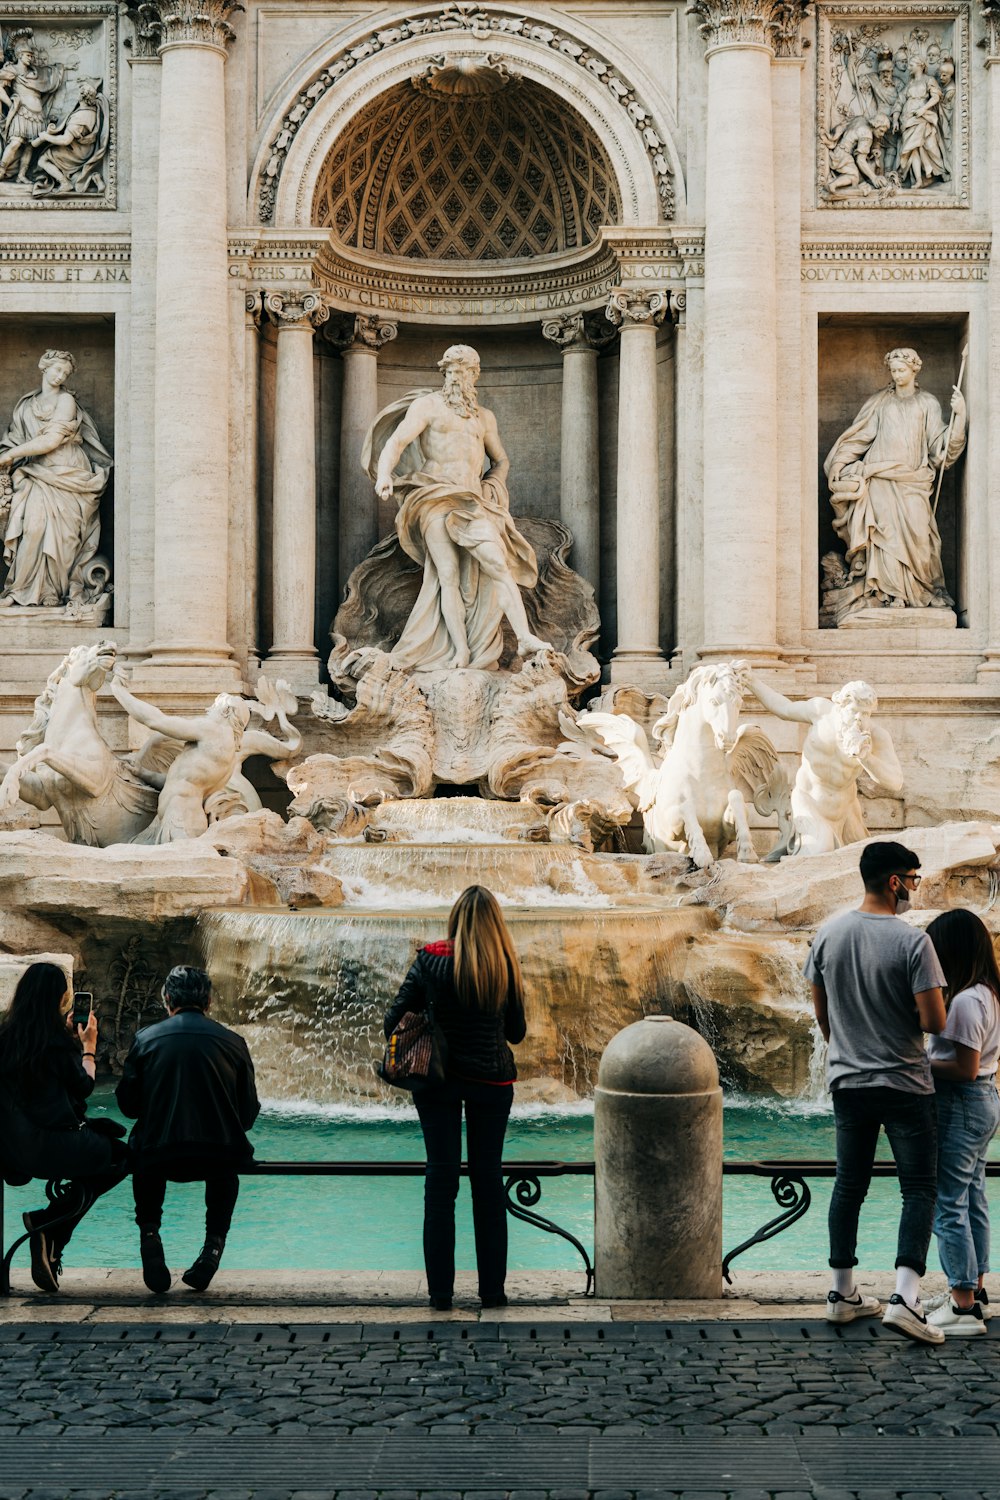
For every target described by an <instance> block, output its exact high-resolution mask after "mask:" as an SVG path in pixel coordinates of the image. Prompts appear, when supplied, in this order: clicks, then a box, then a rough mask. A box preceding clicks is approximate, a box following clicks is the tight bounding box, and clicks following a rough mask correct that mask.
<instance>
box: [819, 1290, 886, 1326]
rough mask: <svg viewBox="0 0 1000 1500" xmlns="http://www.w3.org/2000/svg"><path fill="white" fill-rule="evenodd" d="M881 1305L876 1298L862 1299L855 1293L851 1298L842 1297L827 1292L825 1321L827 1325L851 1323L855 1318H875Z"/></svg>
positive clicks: (837, 1293) (858, 1293) (859, 1294)
mask: <svg viewBox="0 0 1000 1500" xmlns="http://www.w3.org/2000/svg"><path fill="white" fill-rule="evenodd" d="M881 1311H882V1304H881V1302H880V1301H879V1300H878V1298H877V1297H862V1295H861V1293H860V1292H855V1294H854V1296H853V1297H842V1296H841V1295H840V1293H839V1292H828V1293H827V1297H826V1321H827V1322H828V1323H853V1322H854V1319H855V1318H877V1317H878V1315H879V1313H880V1312H881Z"/></svg>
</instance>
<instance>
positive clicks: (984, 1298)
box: [922, 1287, 993, 1323]
mask: <svg viewBox="0 0 1000 1500" xmlns="http://www.w3.org/2000/svg"><path fill="white" fill-rule="evenodd" d="M975 1298H976V1302H977V1303H978V1304H979V1306H980V1307H981V1308H982V1310H983V1321H984V1322H986V1323H988V1322H989V1321H990V1314H991V1312H992V1311H993V1309H992V1308H991V1306H990V1300H989V1296H988V1295H987V1293H986V1291H985V1290H984V1289H983V1288H982V1287H977V1288H976V1291H975ZM950 1301H951V1293H950V1292H935V1293H934V1295H933V1297H928V1298H927V1300H926V1302H923V1303H922V1306H923V1309H924V1312H925V1313H932V1312H937V1310H938V1308H939V1307H944V1306H945V1305H946V1303H949V1302H950Z"/></svg>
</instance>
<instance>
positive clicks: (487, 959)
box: [448, 885, 524, 1012]
mask: <svg viewBox="0 0 1000 1500" xmlns="http://www.w3.org/2000/svg"><path fill="white" fill-rule="evenodd" d="M448 937H449V938H450V939H451V941H452V942H453V943H454V945H455V989H456V990H457V991H458V998H459V999H460V1000H461V1002H462V1004H463V1005H468V1006H471V1007H474V1008H475V1009H477V1010H484V1011H492V1012H497V1011H500V1010H502V1009H503V1006H504V1005H505V1003H506V1002H507V999H508V997H509V998H510V999H512V1000H516V1001H517V1002H518V1003H519V1004H520V1003H523V1000H524V983H523V980H522V978H521V965H520V963H519V962H518V958H517V954H516V953H515V952H514V944H513V942H512V940H511V936H510V929H509V928H508V926H507V923H506V922H505V921H504V918H503V912H502V911H501V910H500V905H499V902H498V901H497V898H496V897H495V896H494V895H493V893H492V891H488V890H487V889H486V887H485V886H482V885H470V886H469V887H468V888H467V889H466V890H464V891H463V892H462V894H461V895H460V896H459V898H458V900H457V901H456V902H455V905H454V906H453V907H452V909H451V914H450V916H449V917H448Z"/></svg>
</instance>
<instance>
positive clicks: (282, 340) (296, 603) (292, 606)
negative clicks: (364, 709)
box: [264, 292, 329, 693]
mask: <svg viewBox="0 0 1000 1500" xmlns="http://www.w3.org/2000/svg"><path fill="white" fill-rule="evenodd" d="M264 307H265V309H266V310H267V312H268V314H269V315H270V317H271V318H272V319H273V320H274V322H275V323H276V324H277V327H278V340H277V358H276V361H275V365H276V369H275V379H274V478H273V489H272V501H271V518H272V519H271V557H272V568H273V574H272V577H273V585H274V587H273V615H274V631H273V644H272V646H271V650H270V653H269V655H268V658H267V665H268V670H269V673H270V675H271V676H272V677H284V678H286V679H287V681H288V682H290V683H291V685H292V687H293V688H295V689H296V691H298V692H301V693H306V692H308V691H309V690H310V689H311V688H314V687H315V686H316V684H317V683H318V681H319V657H318V656H317V654H316V645H315V638H314V637H315V616H316V402H315V393H314V389H313V330H314V329H315V328H317V327H318V326H319V325H320V324H321V323H325V322H326V320H327V318H328V316H329V313H328V312H327V309H326V307H325V305H324V303H323V301H322V299H321V298H320V297H318V296H316V294H315V293H314V292H306V293H305V294H304V295H300V296H297V297H286V296H283V295H279V294H278V293H276V292H269V293H268V295H267V296H266V297H265V298H264Z"/></svg>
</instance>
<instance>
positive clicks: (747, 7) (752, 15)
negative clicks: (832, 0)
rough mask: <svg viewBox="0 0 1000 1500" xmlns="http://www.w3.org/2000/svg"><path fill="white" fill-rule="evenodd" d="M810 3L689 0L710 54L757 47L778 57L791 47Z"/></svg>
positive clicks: (800, 0)
mask: <svg viewBox="0 0 1000 1500" xmlns="http://www.w3.org/2000/svg"><path fill="white" fill-rule="evenodd" d="M811 8H812V6H811V4H810V0H691V4H690V5H689V6H688V9H687V13H688V15H689V16H697V18H698V30H699V31H700V32H701V34H702V37H703V38H704V41H705V47H706V50H707V52H708V53H709V54H711V53H712V52H713V51H715V50H716V49H718V48H720V47H760V48H764V49H765V50H766V51H768V52H773V51H775V50H777V51H778V53H779V55H784V56H787V55H789V53H788V52H787V51H784V50H783V49H784V48H785V47H786V46H794V44H795V40H797V37H798V28H799V25H800V24H801V22H802V19H803V17H804V16H805V15H806V14H808V12H809V11H810V10H811Z"/></svg>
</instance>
